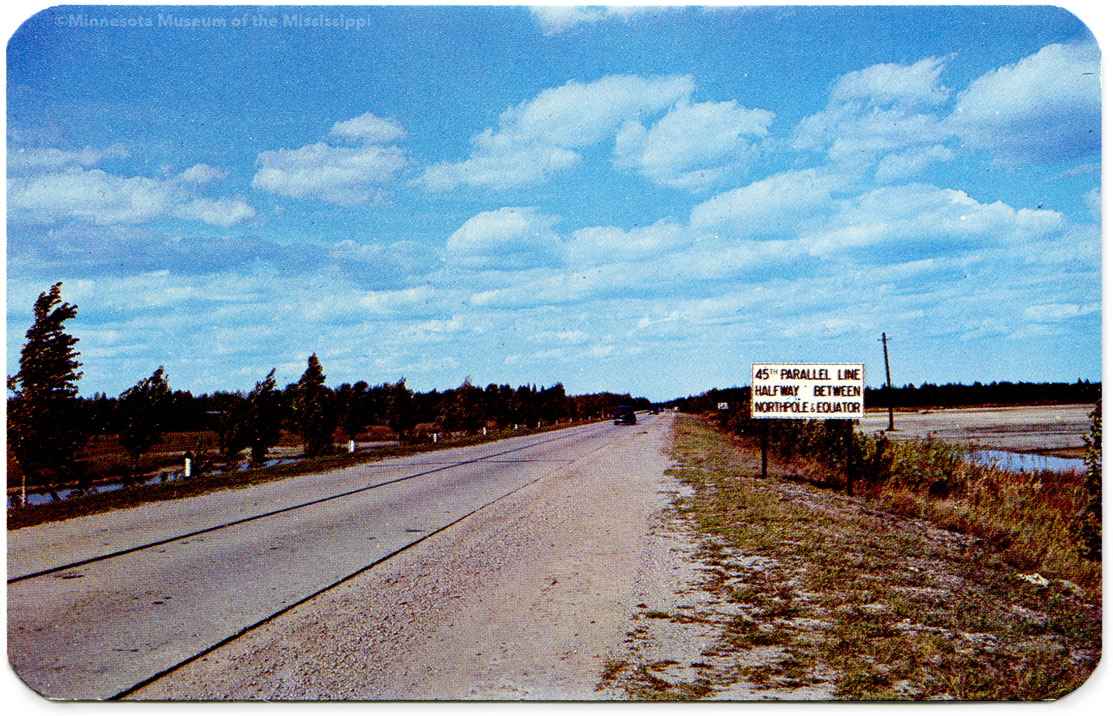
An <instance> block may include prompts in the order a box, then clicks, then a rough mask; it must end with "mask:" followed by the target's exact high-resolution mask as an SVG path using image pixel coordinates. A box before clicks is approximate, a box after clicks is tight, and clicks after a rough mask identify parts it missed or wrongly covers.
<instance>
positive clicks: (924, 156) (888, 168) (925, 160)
mask: <svg viewBox="0 0 1113 716" xmlns="http://www.w3.org/2000/svg"><path fill="white" fill-rule="evenodd" d="M954 158H955V153H954V152H953V151H951V149H950V148H949V147H947V146H945V145H943V144H935V145H932V146H925V147H913V148H912V149H908V150H905V151H901V152H896V153H894V154H889V155H886V156H884V157H882V158H881V161H879V162H878V164H877V172H876V173H875V177H876V179H877V180H878V181H880V182H893V181H901V180H904V179H909V178H911V177H914V176H916V175H918V174H920V173H921V172H923V171H924V170H925V169H927V168H928V167H930V166H931V165H932V164H936V163H946V162H949V161H951V160H953V159H954Z"/></svg>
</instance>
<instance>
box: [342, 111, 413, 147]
mask: <svg viewBox="0 0 1113 716" xmlns="http://www.w3.org/2000/svg"><path fill="white" fill-rule="evenodd" d="M329 134H330V135H332V136H334V137H342V138H344V139H349V140H353V141H359V142H367V143H370V144H387V143H389V142H397V141H398V140H400V139H405V138H406V130H405V129H403V128H402V125H401V124H399V123H398V122H397V121H395V120H393V119H385V118H383V117H378V116H376V115H374V114H372V113H371V112H367V113H366V114H361V115H360V116H358V117H353V118H352V119H348V120H345V121H343V122H337V123H336V124H334V125H333V127H332V131H330V132H329Z"/></svg>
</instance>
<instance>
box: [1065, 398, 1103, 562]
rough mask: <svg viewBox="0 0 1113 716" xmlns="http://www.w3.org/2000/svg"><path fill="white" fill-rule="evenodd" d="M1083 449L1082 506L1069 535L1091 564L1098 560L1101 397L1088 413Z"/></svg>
mask: <svg viewBox="0 0 1113 716" xmlns="http://www.w3.org/2000/svg"><path fill="white" fill-rule="evenodd" d="M1083 443H1084V444H1085V446H1086V452H1085V454H1084V457H1085V459H1086V478H1085V492H1084V500H1085V502H1084V504H1083V505H1082V508H1081V509H1080V510H1079V511H1078V513H1077V514H1076V515H1075V516H1074V519H1073V520H1072V521H1071V531H1072V532H1073V534H1074V537H1075V539H1076V540H1078V551H1079V552H1080V553H1081V554H1082V556H1083V557H1085V558H1086V559H1089V560H1091V561H1094V562H1096V561H1099V560H1100V559H1101V397H1100V396H1099V397H1098V399H1097V404H1096V405H1095V406H1094V409H1093V411H1092V412H1091V413H1090V434H1089V435H1086V436H1085V437H1084V438H1083Z"/></svg>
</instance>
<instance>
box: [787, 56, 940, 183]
mask: <svg viewBox="0 0 1113 716" xmlns="http://www.w3.org/2000/svg"><path fill="white" fill-rule="evenodd" d="M942 70H943V61H942V60H940V59H938V58H933V57H929V58H927V59H924V60H921V61H919V62H917V63H915V64H913V65H894V64H882V65H874V66H872V67H867V68H866V69H863V70H857V71H855V72H849V73H847V74H845V75H843V76H842V77H840V78H839V79H838V80H837V81H836V82H835V85H834V87H833V88H832V90H831V96H830V101H829V102H828V104H827V107H825V108H824V109H823V110H821V111H820V112H818V113H816V114H814V115H812V116H810V117H806V118H805V119H803V120H802V121H801V122H800V123H799V124H798V125H797V126H796V129H795V130H794V132H793V138H792V145H793V146H794V147H795V148H796V149H801V150H807V151H816V152H824V153H826V154H827V156H828V157H829V158H830V159H833V160H835V161H848V160H852V161H868V162H869V161H873V160H874V159H876V158H877V156H878V155H880V154H883V153H886V152H893V151H900V150H904V149H906V148H909V147H916V146H923V145H928V146H931V145H935V144H938V143H940V142H942V141H945V140H946V139H947V138H948V137H949V132H948V131H947V130H946V128H945V127H944V126H943V121H942V119H941V117H940V116H938V115H937V114H936V113H935V110H936V108H937V107H938V105H939V104H940V103H942V102H944V101H946V100H947V98H948V97H949V96H950V90H948V89H947V88H946V87H943V86H942V85H941V84H940V83H939V75H940V73H941V72H942Z"/></svg>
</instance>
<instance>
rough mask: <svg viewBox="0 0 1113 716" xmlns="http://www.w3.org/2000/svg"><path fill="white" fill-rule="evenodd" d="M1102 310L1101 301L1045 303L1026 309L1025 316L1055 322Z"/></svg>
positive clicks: (1038, 321)
mask: <svg viewBox="0 0 1113 716" xmlns="http://www.w3.org/2000/svg"><path fill="white" fill-rule="evenodd" d="M1100 310H1101V304H1100V303H1089V304H1085V305H1079V304H1077V303H1044V304H1039V305H1036V306H1029V307H1028V308H1026V309H1024V316H1025V317H1026V318H1029V319H1031V320H1033V321H1035V322H1037V323H1055V322H1058V321H1066V320H1069V319H1071V318H1078V317H1079V316H1085V315H1088V314H1091V313H1096V312H1098V311H1100Z"/></svg>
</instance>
